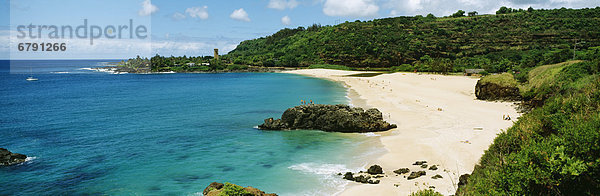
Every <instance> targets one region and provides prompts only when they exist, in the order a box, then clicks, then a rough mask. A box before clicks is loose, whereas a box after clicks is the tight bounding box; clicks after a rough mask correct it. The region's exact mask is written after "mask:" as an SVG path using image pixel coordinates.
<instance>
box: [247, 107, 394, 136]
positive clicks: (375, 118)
mask: <svg viewBox="0 0 600 196" xmlns="http://www.w3.org/2000/svg"><path fill="white" fill-rule="evenodd" d="M396 127H397V126H396V125H395V124H390V123H388V122H385V121H384V120H383V115H382V113H381V112H380V111H379V110H377V109H375V108H372V109H368V110H366V111H365V110H363V109H362V108H358V107H350V106H348V105H343V104H338V105H322V104H314V105H300V106H296V107H293V108H289V109H287V110H286V111H285V112H284V113H283V115H282V116H281V119H277V120H274V119H273V118H267V119H265V121H264V123H263V124H261V125H259V126H258V128H260V129H263V130H294V129H316V130H322V131H327V132H346V133H364V132H377V131H387V130H390V129H392V128H396Z"/></svg>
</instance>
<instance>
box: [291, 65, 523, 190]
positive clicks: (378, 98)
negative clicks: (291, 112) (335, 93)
mask: <svg viewBox="0 0 600 196" xmlns="http://www.w3.org/2000/svg"><path fill="white" fill-rule="evenodd" d="M283 73H290V74H300V75H305V76H310V77H317V78H322V79H327V80H332V81H336V82H341V83H342V84H343V85H344V86H345V87H346V88H347V89H348V93H347V96H348V98H349V99H350V101H351V104H352V105H354V106H356V107H363V108H365V109H366V108H370V107H375V108H378V109H379V110H380V111H381V112H382V113H383V114H384V119H386V120H387V121H389V122H391V123H396V124H398V128H396V129H392V130H389V131H385V132H377V133H376V134H377V135H380V136H379V139H380V142H381V144H382V146H383V148H384V149H385V151H386V152H385V153H382V155H380V156H378V157H373V159H369V161H368V162H369V163H368V164H369V165H370V164H379V165H381V166H382V167H383V169H384V172H385V173H386V174H387V175H388V177H386V178H383V179H382V180H381V183H380V184H377V185H368V184H357V183H354V182H350V183H349V184H348V185H347V186H346V187H345V190H344V191H342V192H341V193H339V194H338V195H365V194H376V195H409V194H410V193H412V192H415V191H418V190H421V189H427V188H429V187H430V186H433V187H435V190H436V191H438V192H440V193H442V194H444V195H451V194H454V192H455V191H456V187H457V185H456V184H457V183H458V178H459V176H460V175H462V174H465V173H471V172H472V170H473V167H474V166H475V164H477V162H478V161H479V158H480V157H481V155H483V153H484V150H486V149H487V148H488V147H489V145H490V144H491V143H492V141H493V139H494V138H495V137H496V135H497V134H498V133H500V132H501V131H502V130H503V129H507V128H508V127H510V126H512V124H513V121H516V119H517V118H518V117H519V116H520V115H519V114H518V113H517V111H516V109H515V108H514V107H513V106H512V103H510V102H487V101H481V100H477V99H476V98H475V96H474V87H475V83H476V82H477V80H478V78H472V77H465V76H442V75H428V74H415V73H392V74H382V75H378V76H374V77H347V75H351V74H356V73H366V72H360V71H340V70H325V69H310V70H294V71H285V72H283ZM404 92H410V93H404ZM503 114H508V115H510V116H511V117H512V118H513V121H504V120H502V115H503ZM481 127H483V130H477V129H478V128H481ZM475 128H477V129H475ZM418 160H426V161H428V163H429V164H430V165H437V166H438V167H439V168H440V169H438V170H435V171H431V170H427V169H420V168H418V167H416V166H413V165H412V163H414V162H415V161H418ZM399 168H410V170H411V171H419V170H425V171H427V175H426V176H422V177H420V178H417V179H413V180H407V179H406V178H405V176H404V175H395V174H394V173H392V171H393V170H396V169H399ZM436 174H439V175H441V176H443V178H442V179H432V178H431V176H433V175H436Z"/></svg>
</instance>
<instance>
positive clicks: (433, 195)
mask: <svg viewBox="0 0 600 196" xmlns="http://www.w3.org/2000/svg"><path fill="white" fill-rule="evenodd" d="M410 196H442V194H441V193H439V192H436V191H434V190H433V189H423V190H419V191H417V192H414V193H411V194H410Z"/></svg>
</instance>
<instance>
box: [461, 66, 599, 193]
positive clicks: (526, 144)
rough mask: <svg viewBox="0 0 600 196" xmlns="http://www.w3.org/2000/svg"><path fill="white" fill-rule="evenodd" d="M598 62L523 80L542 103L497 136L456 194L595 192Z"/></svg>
mask: <svg viewBox="0 0 600 196" xmlns="http://www.w3.org/2000/svg"><path fill="white" fill-rule="evenodd" d="M599 69H600V64H599V61H598V60H596V61H594V62H589V61H586V62H579V63H565V64H560V65H549V66H545V67H541V68H539V69H538V70H534V71H533V72H532V73H531V74H530V77H531V78H529V81H530V84H525V85H526V86H527V85H529V86H530V87H531V86H535V87H538V88H531V89H530V91H528V92H530V93H531V94H532V95H533V97H544V99H543V100H542V102H543V105H542V106H540V107H538V108H535V109H533V110H532V111H531V112H529V113H527V114H525V115H523V116H522V117H521V118H520V119H519V120H518V121H517V122H516V123H515V125H514V126H512V127H511V128H509V129H508V130H506V131H504V132H502V133H501V134H499V135H498V137H497V138H496V139H495V140H494V143H493V144H492V145H491V146H490V148H489V149H488V150H487V151H486V152H485V154H484V155H483V156H482V158H481V160H480V163H479V164H478V165H477V166H476V167H475V170H474V171H473V173H472V175H471V177H470V178H469V180H468V182H469V183H468V184H467V185H466V186H464V187H461V188H460V189H459V191H458V192H457V195H597V194H598V193H600V146H599V142H598V141H600V112H599V111H600V91H599V90H600V76H599V75H598V72H599Z"/></svg>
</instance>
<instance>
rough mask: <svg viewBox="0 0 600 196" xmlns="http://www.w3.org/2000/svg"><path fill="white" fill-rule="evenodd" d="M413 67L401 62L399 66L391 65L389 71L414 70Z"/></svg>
mask: <svg viewBox="0 0 600 196" xmlns="http://www.w3.org/2000/svg"><path fill="white" fill-rule="evenodd" d="M414 70H415V68H414V67H413V66H412V65H409V64H402V65H399V66H393V67H391V68H390V71H392V72H399V71H414Z"/></svg>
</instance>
